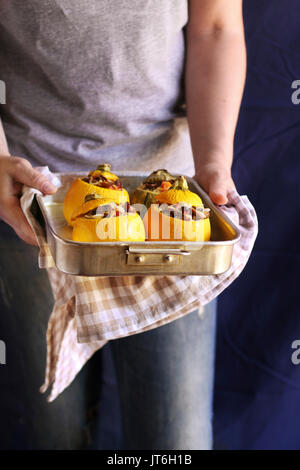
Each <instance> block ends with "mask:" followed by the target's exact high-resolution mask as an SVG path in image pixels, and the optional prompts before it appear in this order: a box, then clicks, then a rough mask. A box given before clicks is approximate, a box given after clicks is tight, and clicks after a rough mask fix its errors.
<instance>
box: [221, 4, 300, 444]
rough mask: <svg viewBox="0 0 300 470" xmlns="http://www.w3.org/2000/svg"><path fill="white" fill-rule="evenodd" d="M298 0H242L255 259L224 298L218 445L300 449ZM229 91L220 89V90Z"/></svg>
mask: <svg viewBox="0 0 300 470" xmlns="http://www.w3.org/2000/svg"><path fill="white" fill-rule="evenodd" d="M299 7H300V3H299V0H288V1H284V0H245V1H244V15H245V27H246V40H247V50H248V74H247V82H246V89H245V94H244V99H243V103H242V108H241V113H240V118H239V123H238V129H237V134H236V147H235V159H234V165H233V175H234V179H235V181H236V184H237V188H238V191H239V192H240V193H241V194H247V195H248V196H249V198H250V200H251V201H252V203H253V204H254V206H255V208H256V211H257V214H258V218H259V226H260V231H259V236H258V239H257V242H256V245H255V249H254V252H253V255H252V257H251V259H250V261H249V263H248V265H247V267H246V269H245V270H244V272H243V273H242V275H241V276H240V277H239V279H238V280H237V281H236V282H235V283H234V284H233V285H232V286H231V287H230V288H228V289H227V290H226V291H225V292H224V293H223V294H222V295H221V297H220V301H219V310H218V338H217V359H216V385H215V444H216V447H217V448H222V449H300V432H299V431H298V426H299V418H300V365H299V366H296V365H293V364H292V362H291V354H292V352H293V350H292V349H291V343H292V342H293V340H295V339H300V308H299V298H298V293H299V291H300V285H299V284H300V263H299V262H300V256H299V233H300V219H299V214H300V197H299V196H300V192H299V179H300V158H299V157H300V155H299V154H300V105H298V106H296V105H294V104H292V101H291V95H292V92H293V91H294V90H292V88H291V85H292V82H293V81H294V80H296V79H300V8H299ZM224 93H226V90H224Z"/></svg>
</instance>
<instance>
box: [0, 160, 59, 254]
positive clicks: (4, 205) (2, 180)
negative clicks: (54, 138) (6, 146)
mask: <svg viewBox="0 0 300 470" xmlns="http://www.w3.org/2000/svg"><path fill="white" fill-rule="evenodd" d="M24 184H26V185H27V186H30V187H32V188H36V189H38V190H39V191H41V192H42V193H44V194H54V193H55V192H56V190H57V188H56V187H55V186H54V185H53V184H52V183H51V182H50V181H49V180H48V178H47V177H46V176H45V175H43V174H41V173H40V172H39V171H37V170H35V169H34V168H32V166H31V164H30V163H29V162H28V161H27V160H25V159H24V158H19V157H11V156H10V155H3V156H0V218H1V219H3V220H4V222H6V223H7V224H9V225H10V226H11V227H12V228H13V229H14V231H15V232H16V234H17V235H18V236H19V237H20V238H21V239H22V240H24V241H25V242H26V243H28V244H30V245H37V240H36V236H35V234H34V232H33V230H32V228H31V227H30V225H29V223H28V222H27V219H26V217H25V215H24V213H23V211H22V209H21V206H20V198H19V197H20V195H21V191H22V187H23V185H24Z"/></svg>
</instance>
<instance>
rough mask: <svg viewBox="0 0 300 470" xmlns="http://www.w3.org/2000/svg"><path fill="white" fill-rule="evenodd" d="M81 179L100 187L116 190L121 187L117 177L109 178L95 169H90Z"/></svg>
mask: <svg viewBox="0 0 300 470" xmlns="http://www.w3.org/2000/svg"><path fill="white" fill-rule="evenodd" d="M82 181H84V182H85V183H89V184H93V185H94V186H99V187H100V188H107V189H117V190H118V189H119V190H121V189H123V186H122V183H121V181H120V179H119V178H118V179H116V180H110V179H108V178H106V177H105V176H103V175H101V174H100V172H97V171H91V172H90V173H89V175H88V176H87V177H86V178H82Z"/></svg>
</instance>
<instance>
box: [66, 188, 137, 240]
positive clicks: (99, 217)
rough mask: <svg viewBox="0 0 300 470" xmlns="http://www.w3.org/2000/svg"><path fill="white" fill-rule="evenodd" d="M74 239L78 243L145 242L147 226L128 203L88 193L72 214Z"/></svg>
mask: <svg viewBox="0 0 300 470" xmlns="http://www.w3.org/2000/svg"><path fill="white" fill-rule="evenodd" d="M71 219H72V224H73V240H74V241H77V242H117V241H144V240H145V229H144V224H143V221H142V219H141V217H140V216H139V214H138V213H137V212H136V211H135V209H134V208H133V207H132V206H130V204H129V203H128V202H125V203H116V202H115V201H113V200H112V199H106V198H102V197H101V196H99V195H98V194H96V193H95V194H88V195H87V196H86V197H85V201H84V203H83V204H82V205H81V206H79V207H78V208H76V209H75V210H74V211H73V213H72V217H71Z"/></svg>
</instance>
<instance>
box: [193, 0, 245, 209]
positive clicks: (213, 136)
mask: <svg viewBox="0 0 300 470" xmlns="http://www.w3.org/2000/svg"><path fill="white" fill-rule="evenodd" d="M245 72H246V52H245V41H244V29H243V19H242V0H201V1H199V0H190V1H189V22H188V26H187V63H186V77H185V78H186V103H187V116H188V122H189V128H190V135H191V142H192V148H193V155H194V161H195V178H196V179H197V180H198V181H199V183H200V184H201V186H202V187H203V188H204V189H205V190H206V191H207V192H208V193H209V195H210V197H211V199H212V200H213V202H214V203H216V204H225V203H226V202H227V193H228V191H229V190H230V189H232V188H234V183H233V181H232V179H231V165H232V158H233V140H234V133H235V127H236V123H237V118H238V113H239V107H240V102H241V98H242V93H243V88H244V82H245Z"/></svg>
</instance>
